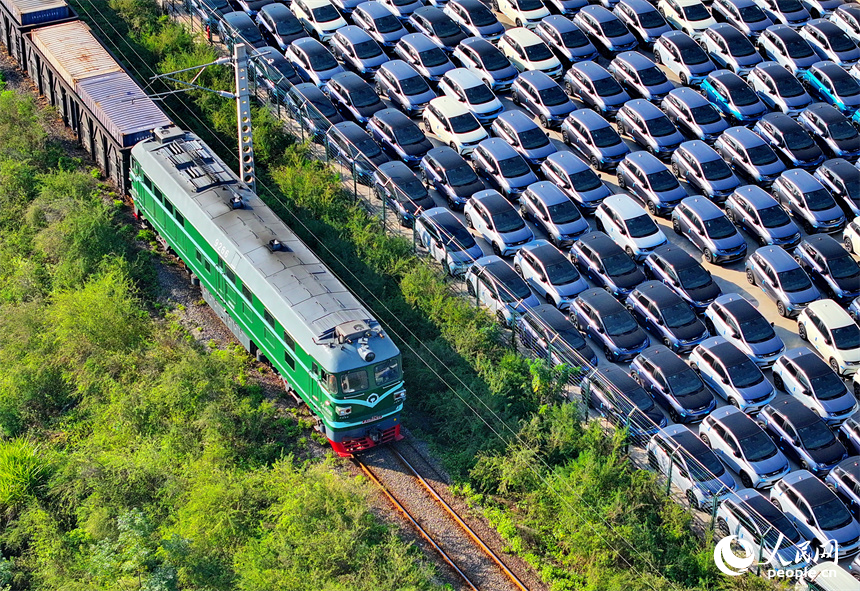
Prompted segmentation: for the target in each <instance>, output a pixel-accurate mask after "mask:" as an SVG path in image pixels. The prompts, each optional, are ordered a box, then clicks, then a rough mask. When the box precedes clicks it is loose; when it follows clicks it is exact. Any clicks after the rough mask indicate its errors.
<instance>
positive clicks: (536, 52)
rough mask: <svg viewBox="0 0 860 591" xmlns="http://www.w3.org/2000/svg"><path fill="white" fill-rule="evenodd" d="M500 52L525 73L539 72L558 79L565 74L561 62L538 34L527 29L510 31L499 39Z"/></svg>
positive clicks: (518, 28) (521, 28)
mask: <svg viewBox="0 0 860 591" xmlns="http://www.w3.org/2000/svg"><path fill="white" fill-rule="evenodd" d="M499 51H501V52H502V54H503V55H504V56H505V57H506V58H508V59H509V60H510V61H511V63H512V64H513V65H514V67H515V68H516V69H517V70H519V71H520V72H523V71H525V70H537V71H539V72H543V73H545V74H546V75H548V76H549V77H551V78H556V79H558V78H559V77H561V75H562V74H563V73H564V69H563V68H562V66H561V62H560V61H558V58H557V57H555V55H554V54H553V53H552V50H551V49H550V48H549V46H548V45H547V44H546V43H544V42H543V39H541V38H540V37H538V35H537V33H535V32H533V31H529V30H528V29H526V28H525V27H517V28H515V29H508V30H507V31H505V34H504V35H502V38H501V39H499Z"/></svg>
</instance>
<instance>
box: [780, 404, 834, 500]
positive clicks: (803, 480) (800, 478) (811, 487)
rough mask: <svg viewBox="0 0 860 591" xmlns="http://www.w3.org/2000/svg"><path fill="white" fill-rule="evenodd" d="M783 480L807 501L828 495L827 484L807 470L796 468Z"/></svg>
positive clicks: (822, 498)
mask: <svg viewBox="0 0 860 591" xmlns="http://www.w3.org/2000/svg"><path fill="white" fill-rule="evenodd" d="M809 412H812V411H809ZM784 482H785V484H787V485H788V486H790V487H791V488H793V489H794V490H795V491H797V493H798V494H799V495H800V496H801V497H803V498H804V499H806V500H807V501H809V500H811V499H821V500H825V499H826V498H827V497H829V496H830V495H828V494H827V492H829V491H830V489H829V488H827V485H826V484H824V483H823V482H821V480H819V479H818V478H816V477H815V476H813V475H812V473H810V472H809V471H807V470H797V471H796V472H794V473H792V474H789V475H788V476H786V477H785V478H784ZM831 494H833V493H831Z"/></svg>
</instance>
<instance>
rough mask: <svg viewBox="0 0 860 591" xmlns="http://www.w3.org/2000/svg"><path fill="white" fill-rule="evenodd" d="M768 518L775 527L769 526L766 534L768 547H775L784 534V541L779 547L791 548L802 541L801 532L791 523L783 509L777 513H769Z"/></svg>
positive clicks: (765, 538)
mask: <svg viewBox="0 0 860 591" xmlns="http://www.w3.org/2000/svg"><path fill="white" fill-rule="evenodd" d="M767 520H768V521H769V522H770V524H771V525H772V526H773V527H769V528H768V530H767V533H766V534H765V535H764V540H765V544H766V546H767V547H768V548H770V549H773V547H774V546H776V543H777V541H779V539H780V534H782V536H781V537H782V542H781V544H782V545H781V546H780V547H779V549H782V548H791V546H792V545H793V544H796V543H797V542H799V541H800V533H799V532H798V531H797V528H796V527H794V526H793V525H792V524H791V521H789V520H788V517H786V516H785V514H784V513H782V512H781V511H780V512H778V513H776V514H775V515H768V516H767Z"/></svg>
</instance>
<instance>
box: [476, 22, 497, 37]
mask: <svg viewBox="0 0 860 591" xmlns="http://www.w3.org/2000/svg"><path fill="white" fill-rule="evenodd" d="M472 26H473V28H474V29H475V30H476V31H477V32H478V33H480V34H481V37H487V36H490V35H501V34H502V33H504V32H505V27H504V25H502V23H499V22H497V23H494V24H492V25H487V26H486V27H476V26H474V25H472Z"/></svg>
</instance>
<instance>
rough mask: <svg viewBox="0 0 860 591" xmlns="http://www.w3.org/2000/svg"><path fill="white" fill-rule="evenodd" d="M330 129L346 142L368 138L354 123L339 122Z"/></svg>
mask: <svg viewBox="0 0 860 591" xmlns="http://www.w3.org/2000/svg"><path fill="white" fill-rule="evenodd" d="M314 86H316V85H314ZM332 129H336V130H337V131H338V134H339V135H341V136H343V137H344V138H345V139H346V140H348V141H352V140H354V139H358V138H361V139H364V138H365V137H370V136H369V135H368V133H367V132H366V131H364V129H363V128H362V127H361V126H360V125H359V124H358V123H356V122H355V121H341V122H340V123H336V124H335V125H332Z"/></svg>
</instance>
